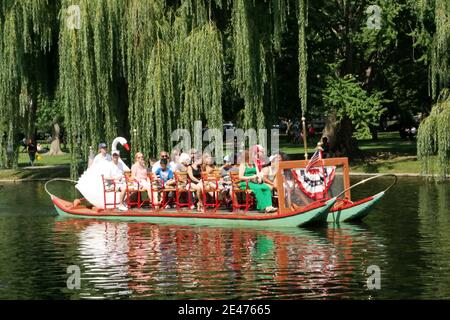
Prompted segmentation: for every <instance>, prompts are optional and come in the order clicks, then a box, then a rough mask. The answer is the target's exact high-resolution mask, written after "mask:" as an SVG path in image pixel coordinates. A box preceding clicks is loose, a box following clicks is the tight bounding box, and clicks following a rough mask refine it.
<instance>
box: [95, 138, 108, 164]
mask: <svg viewBox="0 0 450 320" xmlns="http://www.w3.org/2000/svg"><path fill="white" fill-rule="evenodd" d="M107 148H108V147H107V146H106V143H103V142H102V143H100V144H99V145H98V154H97V155H96V156H95V157H94V161H92V165H98V164H102V163H103V161H108V162H111V160H112V158H111V156H110V155H109V154H108V151H107Z"/></svg>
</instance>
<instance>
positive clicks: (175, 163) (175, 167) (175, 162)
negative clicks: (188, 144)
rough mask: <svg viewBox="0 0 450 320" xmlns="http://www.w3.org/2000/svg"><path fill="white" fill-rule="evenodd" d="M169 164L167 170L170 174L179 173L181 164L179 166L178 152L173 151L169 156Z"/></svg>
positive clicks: (176, 150)
mask: <svg viewBox="0 0 450 320" xmlns="http://www.w3.org/2000/svg"><path fill="white" fill-rule="evenodd" d="M170 160H171V161H170V162H169V168H170V170H172V172H177V171H179V169H180V167H181V164H180V150H178V149H173V150H172V152H171V154H170Z"/></svg>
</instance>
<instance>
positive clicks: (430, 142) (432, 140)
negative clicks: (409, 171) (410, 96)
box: [417, 90, 450, 179]
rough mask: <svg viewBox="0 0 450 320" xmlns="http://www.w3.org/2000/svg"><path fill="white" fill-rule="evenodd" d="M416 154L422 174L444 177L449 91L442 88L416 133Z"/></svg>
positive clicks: (449, 147)
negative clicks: (436, 100)
mask: <svg viewBox="0 0 450 320" xmlns="http://www.w3.org/2000/svg"><path fill="white" fill-rule="evenodd" d="M417 156H418V160H419V161H421V170H422V173H423V174H430V175H434V176H436V177H437V178H438V179H444V178H445V177H446V175H448V174H449V173H450V172H449V169H450V92H449V91H448V90H443V91H442V94H441V95H440V97H439V98H438V102H437V103H436V105H435V106H434V107H433V109H432V110H431V113H430V115H429V116H428V117H427V118H426V119H425V120H424V121H422V123H421V124H420V127H419V132H418V135H417Z"/></svg>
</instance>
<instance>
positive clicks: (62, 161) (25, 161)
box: [19, 153, 70, 167]
mask: <svg viewBox="0 0 450 320" xmlns="http://www.w3.org/2000/svg"><path fill="white" fill-rule="evenodd" d="M39 155H40V156H41V158H42V159H41V160H36V161H35V162H34V166H37V167H40V166H58V165H69V164H70V153H65V154H63V155H58V156H48V155H45V154H39ZM29 162H30V158H29V157H28V153H20V154H19V167H27V166H29Z"/></svg>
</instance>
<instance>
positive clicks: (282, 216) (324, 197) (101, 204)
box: [45, 142, 397, 228]
mask: <svg viewBox="0 0 450 320" xmlns="http://www.w3.org/2000/svg"><path fill="white" fill-rule="evenodd" d="M125 143H126V142H125ZM323 161H324V167H323V168H324V169H323V170H316V171H317V172H315V173H314V171H313V173H309V172H305V167H306V165H307V163H308V162H307V161H306V160H300V161H282V162H280V163H279V167H278V172H277V177H281V179H277V181H276V184H277V190H283V192H278V197H277V201H278V211H276V212H273V213H260V212H257V211H252V210H244V211H242V210H239V209H238V210H232V211H230V210H229V209H228V208H227V209H219V208H217V207H216V208H214V209H213V210H205V211H204V212H197V211H194V210H191V209H189V208H187V209H181V208H178V209H175V208H163V209H152V208H151V206H150V208H145V207H136V208H130V209H129V210H128V211H125V212H123V211H119V210H117V209H116V206H114V207H113V208H108V207H107V206H106V205H105V203H107V200H106V197H105V198H103V197H104V196H105V193H103V191H102V187H103V183H102V180H101V177H99V175H98V174H97V175H94V174H92V177H91V178H90V179H89V180H87V179H86V180H87V182H88V183H91V189H92V188H97V189H100V191H98V190H97V191H96V195H95V197H94V196H93V195H92V194H89V196H90V199H89V198H88V197H87V196H86V194H85V193H83V192H81V190H83V188H80V187H79V185H80V180H81V178H80V180H79V181H78V182H77V189H78V190H79V191H80V192H81V193H82V195H83V196H84V198H82V199H81V201H80V200H79V199H76V200H75V201H68V200H65V199H63V198H62V197H58V196H56V195H54V194H53V193H51V192H50V191H49V189H48V187H47V185H48V184H49V183H50V182H52V181H55V180H58V179H53V180H50V181H47V183H46V184H45V190H46V192H47V193H48V194H49V196H50V198H51V201H52V202H53V205H54V207H55V209H56V212H57V213H58V215H60V216H62V217H69V218H77V219H80V218H82V219H103V220H119V221H137V222H149V223H158V224H179V225H205V226H206V225H211V226H239V227H246V226H249V227H264V228H265V227H271V226H272V227H277V228H278V227H301V226H311V225H326V224H327V223H335V224H337V223H340V222H351V221H358V220H361V219H362V218H364V217H365V216H366V215H367V214H368V213H369V212H370V210H371V209H372V208H373V207H374V206H375V204H376V203H377V202H379V201H380V200H381V199H382V198H383V196H384V195H385V194H386V192H387V191H388V190H389V189H390V188H391V187H392V186H393V185H394V184H395V183H396V181H397V177H396V176H395V175H378V176H373V177H370V178H368V179H365V180H362V181H360V182H358V183H356V184H354V185H353V186H350V178H349V166H348V159H347V158H331V159H324V160H323ZM88 170H89V169H88ZM382 176H393V177H394V178H395V179H394V182H393V183H391V184H390V185H389V186H388V187H387V188H386V189H384V190H383V191H381V192H379V193H377V194H375V195H373V196H369V197H366V198H364V199H361V200H358V201H352V200H351V198H350V190H351V189H353V188H354V187H356V186H359V185H362V184H364V183H366V182H368V181H370V180H372V179H376V178H380V177H382ZM94 177H96V178H95V179H96V180H97V181H96V184H92V181H93V180H95V179H94ZM59 180H64V179H59ZM66 181H67V180H66ZM81 182H83V181H81ZM113 194H114V192H113ZM100 195H101V196H100ZM318 195H319V196H318ZM109 201H110V200H109Z"/></svg>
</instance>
